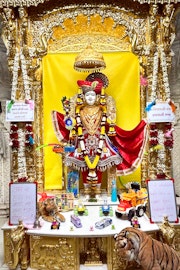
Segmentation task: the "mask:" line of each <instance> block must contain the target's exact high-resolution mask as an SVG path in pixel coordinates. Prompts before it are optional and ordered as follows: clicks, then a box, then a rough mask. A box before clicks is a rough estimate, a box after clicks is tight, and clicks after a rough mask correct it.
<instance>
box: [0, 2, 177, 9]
mask: <svg viewBox="0 0 180 270" xmlns="http://www.w3.org/2000/svg"><path fill="white" fill-rule="evenodd" d="M45 2H51V0H0V8H3V7H18V6H24V7H31V6H32V7H33V6H35V7H36V6H38V5H39V4H42V3H45ZM58 2H59V4H61V3H62V4H63V2H64V1H63V0H62V1H56V3H58ZM65 2H66V3H67V2H68V1H65ZM73 2H74V3H80V4H83V2H84V1H73ZM86 2H87V1H86ZM92 2H93V1H92ZM118 2H119V4H120V3H121V1H117V3H118ZM130 2H139V3H140V4H167V3H168V4H171V3H172V4H176V3H179V2H180V0H134V1H131V0H130ZM64 4H65V3H64ZM84 4H85V3H84Z"/></svg>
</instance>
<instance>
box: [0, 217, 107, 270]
mask: <svg viewBox="0 0 180 270" xmlns="http://www.w3.org/2000/svg"><path fill="white" fill-rule="evenodd" d="M6 221H7V218H4V217H0V228H1V227H2V226H3V225H4V223H5V222H6ZM0 270H9V268H8V267H7V265H5V264H4V247H3V231H2V230H0ZM16 270H20V267H17V269H16ZM27 270H31V268H30V267H29V268H28V269H27ZM80 270H107V266H106V265H100V266H84V265H81V266H80Z"/></svg>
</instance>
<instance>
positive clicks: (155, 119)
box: [147, 102, 175, 123]
mask: <svg viewBox="0 0 180 270" xmlns="http://www.w3.org/2000/svg"><path fill="white" fill-rule="evenodd" d="M147 118H148V122H150V123H161V122H173V121H174V118H175V115H174V113H173V112H172V109H171V106H170V105H169V104H168V103H167V102H157V103H156V104H155V105H154V106H152V107H151V109H150V110H149V111H148V112H147Z"/></svg>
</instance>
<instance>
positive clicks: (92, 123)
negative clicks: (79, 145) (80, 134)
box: [80, 106, 102, 135]
mask: <svg viewBox="0 0 180 270" xmlns="http://www.w3.org/2000/svg"><path fill="white" fill-rule="evenodd" d="M80 115H81V119H82V123H83V126H84V127H85V128H86V129H87V132H88V133H89V134H90V135H94V134H95V132H96V131H97V129H98V128H99V126H100V123H101V118H102V111H101V108H100V107H99V106H86V107H84V108H83V109H82V110H81V111H80Z"/></svg>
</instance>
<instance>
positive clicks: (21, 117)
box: [6, 100, 34, 122]
mask: <svg viewBox="0 0 180 270" xmlns="http://www.w3.org/2000/svg"><path fill="white" fill-rule="evenodd" d="M6 121H7V122H32V121H34V101H33V100H31V101H28V102H23V101H22V102H15V103H12V101H7V102H6Z"/></svg>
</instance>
